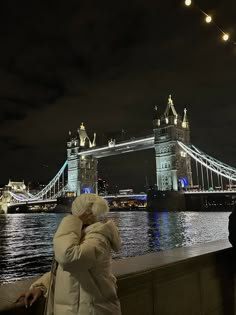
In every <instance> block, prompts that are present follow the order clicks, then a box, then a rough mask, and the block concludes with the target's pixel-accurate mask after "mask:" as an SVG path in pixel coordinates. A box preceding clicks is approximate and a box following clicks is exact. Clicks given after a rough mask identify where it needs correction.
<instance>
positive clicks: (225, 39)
mask: <svg viewBox="0 0 236 315" xmlns="http://www.w3.org/2000/svg"><path fill="white" fill-rule="evenodd" d="M222 38H223V40H224V41H225V42H226V41H227V40H228V39H229V34H226V33H224V34H223V36H222Z"/></svg>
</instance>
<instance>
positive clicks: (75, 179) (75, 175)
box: [67, 123, 97, 196]
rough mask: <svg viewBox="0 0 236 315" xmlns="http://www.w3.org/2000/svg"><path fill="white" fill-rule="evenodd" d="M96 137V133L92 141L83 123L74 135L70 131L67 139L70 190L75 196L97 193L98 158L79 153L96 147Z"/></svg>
mask: <svg viewBox="0 0 236 315" xmlns="http://www.w3.org/2000/svg"><path fill="white" fill-rule="evenodd" d="M95 138H96V134H94V138H93V141H92V142H91V141H90V139H89V137H88V135H87V132H86V130H85V126H84V125H83V123H82V124H81V125H80V128H79V129H78V130H77V133H76V135H74V136H72V134H71V132H69V139H68V141H67V160H68V192H71V193H73V194H74V195H75V196H77V195H80V194H82V193H91V192H93V193H97V159H96V158H95V157H93V156H92V155H86V156H85V155H82V154H79V153H81V152H82V151H83V150H85V149H88V148H92V147H95V146H96V144H95Z"/></svg>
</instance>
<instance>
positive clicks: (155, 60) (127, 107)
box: [0, 0, 236, 189]
mask: <svg viewBox="0 0 236 315" xmlns="http://www.w3.org/2000/svg"><path fill="white" fill-rule="evenodd" d="M198 4H199V5H200V6H201V7H202V9H203V10H206V11H207V12H210V13H212V14H213V16H214V18H215V20H216V21H217V23H218V24H219V25H220V27H222V28H225V31H231V35H232V36H233V35H236V34H235V33H234V32H233V31H234V30H236V23H235V17H234V9H235V8H236V5H235V4H234V3H232V1H229V0H228V1H224V3H222V1H219V0H218V1H214V3H212V1H210V0H209V1H203V0H202V1H199V2H198ZM220 37H221V34H220V33H219V31H218V29H217V27H215V26H214V24H212V25H206V24H204V22H203V20H202V15H201V14H199V11H198V10H195V9H194V7H191V8H187V7H185V6H184V5H183V3H182V2H181V1H176V2H174V1H170V0H167V1H154V0H145V1H144V0H135V1H134V0H130V1H125V0H121V1H118V2H112V1H108V0H102V1H99V2H98V1H92V0H88V1H84V2H82V1H78V0H76V1H75V0H69V1H67V2H65V1H61V0H57V1H54V0H51V1H27V0H23V1H20V2H19V1H16V0H11V1H7V2H3V3H2V4H1V10H0V41H1V50H0V106H1V112H0V122H1V128H0V141H1V143H2V147H3V148H4V150H5V151H4V156H2V157H1V159H2V163H1V164H4V165H6V167H5V170H4V172H3V173H2V179H0V182H5V181H7V179H8V177H9V175H10V174H11V177H12V176H13V175H14V176H16V177H17V176H19V177H22V176H23V177H24V178H27V179H29V180H31V179H32V178H31V177H32V176H33V177H34V178H36V179H39V180H41V179H42V180H45V181H46V180H47V178H48V179H49V178H51V177H52V176H53V174H54V173H56V171H57V169H59V167H60V165H61V164H62V163H63V161H64V159H65V158H66V150H65V146H66V139H67V133H68V130H72V131H76V129H77V128H78V127H79V125H80V123H81V122H82V121H83V122H84V123H85V125H86V127H87V130H88V133H89V134H91V135H92V134H93V132H97V139H98V143H103V142H105V141H107V140H108V139H109V138H111V137H116V138H117V139H122V138H123V137H124V136H125V137H127V138H130V137H133V136H141V135H144V134H151V133H152V112H153V107H154V106H155V105H157V106H158V107H159V108H160V110H161V111H164V108H165V106H166V101H167V97H168V95H169V94H172V95H173V98H174V103H175V106H176V109H177V111H178V113H179V114H180V115H182V113H183V109H184V108H185V107H187V108H188V115H189V119H190V124H191V134H192V142H193V143H194V144H196V146H198V147H200V148H202V149H203V150H204V151H206V152H209V153H210V154H212V155H213V156H214V155H215V156H217V157H219V158H220V159H222V160H223V161H225V162H228V163H232V164H234V165H235V162H234V156H235V152H234V147H235V144H236V141H235V139H234V137H232V135H233V134H234V132H235V126H234V117H235V114H236V112H235V111H236V110H235V96H234V82H235V80H236V74H235V71H233V69H234V68H235V63H236V51H235V49H234V48H235V47H234V46H233V45H231V44H230V43H223V42H222V40H221V38H220ZM122 129H124V130H125V133H124V132H123V133H122V132H121V130H122ZM13 153H14V155H13ZM145 154H146V155H145ZM13 156H14V158H13ZM145 156H146V158H145ZM144 160H146V161H148V165H149V168H150V170H146V169H145V167H146V166H144V165H143V161H144ZM16 161H17V162H16ZM23 162H24V167H21V166H20V165H21V163H22V164H23ZM43 164H45V165H49V167H48V168H47V170H46V169H45V168H44V169H43V171H42V168H41V165H43ZM99 165H100V166H99V172H100V173H101V175H103V174H104V175H103V177H104V176H105V177H106V176H107V177H108V178H109V181H111V182H112V181H114V182H119V183H123V185H124V186H125V184H124V181H126V180H127V178H128V177H126V174H129V178H131V179H133V177H134V176H135V175H137V176H140V177H139V178H140V180H139V181H138V180H135V183H138V182H140V186H142V185H143V181H144V178H145V176H146V175H145V173H147V172H149V173H148V174H149V175H148V177H150V178H153V174H154V173H153V168H154V156H153V153H152V151H147V152H146V153H141V152H140V153H138V154H136V155H135V163H134V155H127V156H126V157H125V156H122V157H114V158H109V159H107V160H106V161H105V160H104V162H103V161H102V160H101V161H100V162H99ZM124 165H127V166H124ZM122 169H123V172H122V171H121V170H122ZM137 169H138V171H137ZM151 170H152V172H151ZM23 172H25V173H23ZM121 174H123V175H122V176H123V177H122V176H121ZM139 174H140V175H139ZM24 175H25V176H24ZM154 175H155V174H154ZM12 178H13V177H12ZM152 180H153V179H152ZM152 180H150V181H152ZM127 185H128V183H127ZM129 185H132V182H130V183H129ZM137 189H138V184H137ZM140 189H141V188H140Z"/></svg>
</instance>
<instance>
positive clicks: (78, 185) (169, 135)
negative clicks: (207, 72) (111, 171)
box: [0, 96, 236, 213]
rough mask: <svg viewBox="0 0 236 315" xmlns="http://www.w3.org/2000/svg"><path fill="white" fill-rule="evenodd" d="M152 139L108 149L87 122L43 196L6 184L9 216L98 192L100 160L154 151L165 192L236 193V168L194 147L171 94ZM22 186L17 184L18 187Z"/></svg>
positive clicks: (159, 187)
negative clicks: (13, 210) (24, 207)
mask: <svg viewBox="0 0 236 315" xmlns="http://www.w3.org/2000/svg"><path fill="white" fill-rule="evenodd" d="M153 130H154V133H153V134H152V135H148V136H146V137H142V138H132V139H129V140H126V141H122V142H116V140H115V139H110V140H109V141H108V144H107V145H106V146H101V147H97V146H96V142H95V139H96V134H94V135H93V140H91V139H90V138H89V136H88V134H87V131H86V129H85V126H84V125H83V123H82V124H81V126H80V128H79V129H78V130H77V132H76V133H75V134H72V133H71V132H69V139H68V141H67V160H66V161H65V163H64V164H63V166H62V167H61V169H60V170H59V171H58V173H57V174H56V175H55V177H54V178H53V179H52V180H51V181H50V182H49V183H48V185H46V187H44V188H43V189H42V190H41V191H40V192H38V193H37V194H34V195H32V194H30V193H29V192H27V190H26V188H22V187H13V186H10V185H6V187H5V189H4V190H3V194H2V196H1V197H0V206H1V209H2V211H4V212H5V213H6V212H7V211H8V208H9V207H11V206H13V205H16V204H19V205H20V204H24V203H25V204H33V203H40V202H42V203H43V202H46V201H48V202H49V201H50V200H51V201H55V200H56V199H57V198H58V197H60V196H65V195H66V196H76V195H79V194H81V193H89V192H94V193H97V192H98V187H97V160H98V159H100V158H106V157H108V156H113V155H118V154H128V153H129V152H136V151H140V150H146V149H151V148H153V153H154V156H155V161H156V186H155V190H156V191H159V192H182V194H185V195H190V194H191V195H194V194H196V195H200V194H201V195H203V194H213V193H217V194H226V193H227V194H234V193H235V191H234V190H235V188H236V185H235V182H236V169H235V168H234V167H231V166H229V165H227V164H225V163H223V162H221V161H219V160H217V159H215V158H214V157H211V156H209V155H208V154H206V153H205V152H203V151H201V150H200V149H198V148H196V147H195V146H194V145H192V144H191V143H190V129H189V122H188V118H187V111H186V109H185V110H184V113H183V116H182V118H181V116H180V115H179V114H178V113H177V111H176V109H175V106H174V103H173V100H172V98H171V96H169V98H168V102H167V106H166V108H165V111H164V113H160V111H159V110H158V108H157V107H155V110H154V116H153ZM16 186H17V185H16Z"/></svg>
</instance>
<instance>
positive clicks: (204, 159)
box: [177, 141, 236, 186]
mask: <svg viewBox="0 0 236 315" xmlns="http://www.w3.org/2000/svg"><path fill="white" fill-rule="evenodd" d="M177 143H178V145H179V146H180V147H181V148H182V149H183V150H184V151H185V152H186V153H187V154H188V155H189V156H191V157H192V158H193V159H194V160H195V161H196V162H198V163H200V164H201V171H202V166H204V167H206V169H207V172H208V171H209V170H210V171H211V172H214V173H215V174H217V176H218V183H220V185H221V186H223V182H222V177H224V178H227V179H228V180H229V182H232V181H236V168H234V167H231V166H229V165H227V164H225V163H222V162H220V161H219V160H217V159H215V158H213V157H211V156H210V155H208V154H206V153H204V152H202V151H200V150H199V149H197V148H196V147H195V146H194V145H189V146H187V145H185V144H183V143H182V142H180V141H177ZM197 177H199V174H198V172H197ZM219 177H221V178H219ZM207 178H208V181H209V174H208V173H207ZM211 180H212V173H211ZM202 181H204V176H203V171H202ZM212 181H213V180H212ZM203 186H204V185H203Z"/></svg>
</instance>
